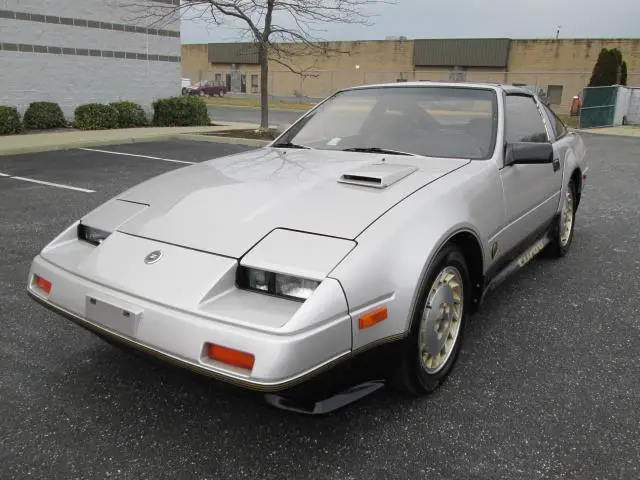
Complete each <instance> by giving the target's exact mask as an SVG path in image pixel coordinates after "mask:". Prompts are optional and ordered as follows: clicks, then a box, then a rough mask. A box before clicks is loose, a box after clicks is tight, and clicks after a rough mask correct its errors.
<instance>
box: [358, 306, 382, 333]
mask: <svg viewBox="0 0 640 480" xmlns="http://www.w3.org/2000/svg"><path fill="white" fill-rule="evenodd" d="M386 319H387V307H378V308H376V309H375V310H373V311H371V312H369V313H366V314H364V315H363V316H361V317H360V320H359V323H360V330H363V329H365V328H369V327H373V326H374V325H375V324H376V323H380V322H381V321H383V320H386Z"/></svg>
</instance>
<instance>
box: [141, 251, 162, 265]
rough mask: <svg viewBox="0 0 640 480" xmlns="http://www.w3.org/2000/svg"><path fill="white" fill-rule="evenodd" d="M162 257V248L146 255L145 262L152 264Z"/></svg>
mask: <svg viewBox="0 0 640 480" xmlns="http://www.w3.org/2000/svg"><path fill="white" fill-rule="evenodd" d="M161 258H162V250H154V251H153V252H151V253H150V254H149V255H147V256H146V257H144V263H146V264H147V265H151V264H152V263H156V262H157V261H158V260H160V259H161Z"/></svg>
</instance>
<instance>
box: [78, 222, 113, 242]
mask: <svg viewBox="0 0 640 480" xmlns="http://www.w3.org/2000/svg"><path fill="white" fill-rule="evenodd" d="M110 234H111V232H106V231H104V230H100V229H99V228H93V227H90V226H88V225H84V224H82V223H80V224H78V238H79V239H80V240H84V241H85V242H89V243H91V244H93V245H100V244H101V243H102V242H104V240H105V239H106V238H107V237H108V236H109V235H110Z"/></svg>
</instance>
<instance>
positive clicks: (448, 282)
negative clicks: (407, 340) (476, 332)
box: [418, 266, 464, 374]
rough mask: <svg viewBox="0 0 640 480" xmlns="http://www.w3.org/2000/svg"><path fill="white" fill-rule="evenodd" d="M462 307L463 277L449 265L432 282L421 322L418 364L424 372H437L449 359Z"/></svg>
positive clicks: (458, 330)
mask: <svg viewBox="0 0 640 480" xmlns="http://www.w3.org/2000/svg"><path fill="white" fill-rule="evenodd" d="M463 308H464V291H463V284H462V275H460V272H459V271H458V269H457V268H455V267H452V266H448V267H446V268H444V269H443V270H442V271H441V272H440V274H439V275H438V276H437V277H436V279H435V281H434V282H433V285H432V287H431V291H430V292H429V296H428V298H427V303H426V306H425V308H424V311H423V312H422V319H421V321H420V331H419V334H418V342H419V345H418V347H419V352H420V363H421V365H422V368H423V369H424V370H425V371H426V372H427V373H429V374H435V373H438V372H439V371H440V370H441V369H442V367H443V366H444V365H445V364H446V363H447V360H448V359H449V357H450V356H451V352H452V351H453V348H454V346H455V344H456V341H457V340H458V335H459V334H460V325H461V323H462V310H463Z"/></svg>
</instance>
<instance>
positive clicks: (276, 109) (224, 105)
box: [207, 103, 315, 115]
mask: <svg viewBox="0 0 640 480" xmlns="http://www.w3.org/2000/svg"><path fill="white" fill-rule="evenodd" d="M207 107H211V108H215V107H220V108H237V109H239V110H260V105H258V106H255V107H253V106H250V105H233V104H231V103H228V104H227V103H207ZM314 107H315V105H311V106H310V107H309V108H304V109H303V108H283V107H269V111H270V112H298V113H300V115H302V114H303V113H307V112H308V111H309V110H311V109H312V108H314Z"/></svg>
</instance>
